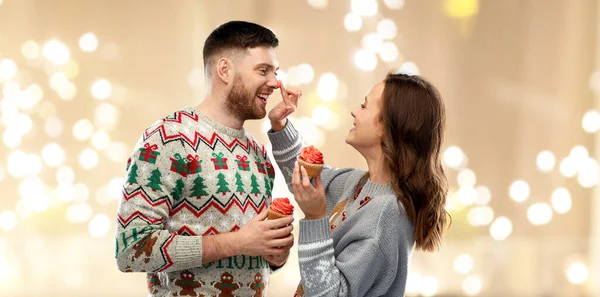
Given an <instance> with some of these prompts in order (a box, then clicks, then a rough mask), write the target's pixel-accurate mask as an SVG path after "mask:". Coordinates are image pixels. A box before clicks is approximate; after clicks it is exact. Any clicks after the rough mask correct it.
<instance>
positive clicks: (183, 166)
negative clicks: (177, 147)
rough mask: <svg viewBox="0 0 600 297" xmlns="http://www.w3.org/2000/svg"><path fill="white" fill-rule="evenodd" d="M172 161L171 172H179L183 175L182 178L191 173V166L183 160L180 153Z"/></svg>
mask: <svg viewBox="0 0 600 297" xmlns="http://www.w3.org/2000/svg"><path fill="white" fill-rule="evenodd" d="M170 159H171V171H173V172H177V173H179V174H181V176H183V177H186V176H187V175H188V172H189V166H188V164H187V160H186V159H184V158H182V157H181V155H180V154H179V153H177V154H175V159H173V158H170Z"/></svg>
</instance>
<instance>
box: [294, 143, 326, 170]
mask: <svg viewBox="0 0 600 297" xmlns="http://www.w3.org/2000/svg"><path fill="white" fill-rule="evenodd" d="M298 164H299V165H302V166H304V169H306V172H307V173H308V176H310V177H315V176H317V175H319V174H321V170H323V154H322V153H321V152H320V151H319V150H318V149H316V148H315V147H314V146H312V145H311V146H307V147H304V148H302V151H300V156H298Z"/></svg>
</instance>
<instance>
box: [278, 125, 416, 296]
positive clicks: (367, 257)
mask: <svg viewBox="0 0 600 297" xmlns="http://www.w3.org/2000/svg"><path fill="white" fill-rule="evenodd" d="M269 139H270V140H271V143H272V144H273V157H274V158H275V161H276V162H277V165H278V166H279V168H280V169H281V172H282V173H283V176H284V177H285V180H286V182H287V183H288V186H290V191H291V179H292V173H293V168H294V163H295V161H296V157H297V156H298V155H299V154H300V151H301V149H302V147H304V146H305V145H304V144H303V143H302V139H301V137H300V135H299V134H298V132H297V131H296V129H294V126H293V125H292V124H291V122H290V121H289V120H288V121H287V124H286V126H285V128H284V129H283V130H281V131H278V132H274V131H273V130H270V131H269ZM365 173H366V172H365V171H364V170H357V169H350V168H344V169H335V168H332V167H330V166H327V165H325V166H324V167H323V170H322V171H321V179H322V182H323V187H324V188H325V195H326V201H327V203H326V204H327V216H326V217H325V218H323V219H320V220H306V219H303V220H300V230H299V236H298V261H299V267H300V276H301V284H300V285H299V286H298V290H297V291H296V294H295V296H305V297H314V296H319V297H321V296H327V297H346V296H352V297H365V296H369V297H370V296H383V297H396V296H404V290H405V287H406V280H407V276H408V264H409V262H410V258H411V256H412V252H413V247H414V226H413V224H412V223H411V222H410V220H409V218H408V216H407V215H406V212H405V211H404V208H403V206H402V204H401V203H400V202H399V201H398V197H397V196H396V193H395V192H394V190H393V189H392V186H391V184H389V183H388V184H376V183H373V182H371V181H370V180H369V179H366V178H364V177H365Z"/></svg>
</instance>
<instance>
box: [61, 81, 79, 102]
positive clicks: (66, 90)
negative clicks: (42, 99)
mask: <svg viewBox="0 0 600 297" xmlns="http://www.w3.org/2000/svg"><path fill="white" fill-rule="evenodd" d="M76 94H77V87H75V84H73V83H72V82H66V83H64V84H62V85H60V86H59V87H58V96H60V98H62V99H64V100H73V98H75V95H76Z"/></svg>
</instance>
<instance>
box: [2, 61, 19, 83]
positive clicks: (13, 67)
mask: <svg viewBox="0 0 600 297" xmlns="http://www.w3.org/2000/svg"><path fill="white" fill-rule="evenodd" d="M17 71H18V69H17V64H16V63H15V61H13V60H11V59H4V60H2V61H0V80H8V79H12V78H14V77H15V76H16V75H17Z"/></svg>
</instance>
